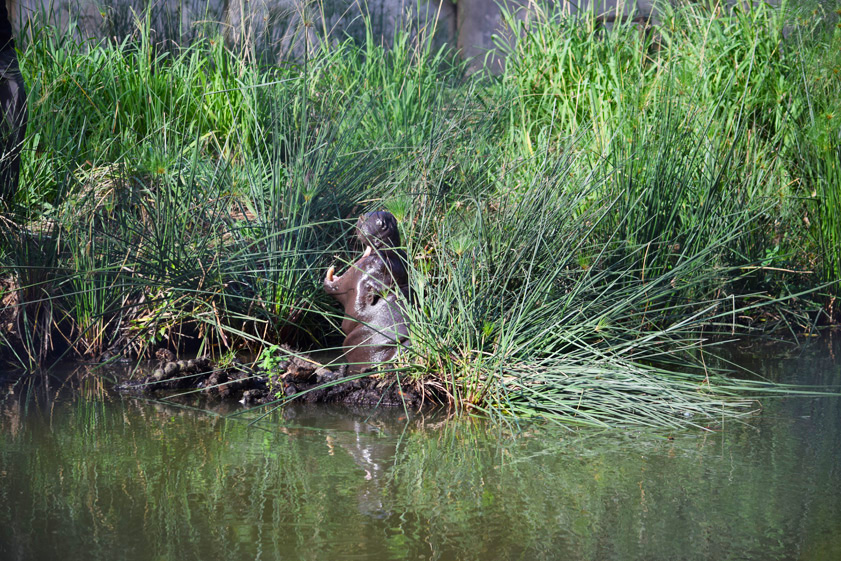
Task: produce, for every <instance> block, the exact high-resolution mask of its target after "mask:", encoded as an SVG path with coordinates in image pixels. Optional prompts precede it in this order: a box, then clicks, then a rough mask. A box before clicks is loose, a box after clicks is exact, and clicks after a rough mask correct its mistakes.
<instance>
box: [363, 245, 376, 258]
mask: <svg viewBox="0 0 841 561" xmlns="http://www.w3.org/2000/svg"><path fill="white" fill-rule="evenodd" d="M372 251H374V246H371V245H369V246H368V247H366V248H365V253H363V254H362V259H365V258H366V257H368V256H369V255H371V252H372Z"/></svg>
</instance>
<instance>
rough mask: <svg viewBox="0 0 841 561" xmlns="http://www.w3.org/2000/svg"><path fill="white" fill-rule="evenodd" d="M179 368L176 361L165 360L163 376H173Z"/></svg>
mask: <svg viewBox="0 0 841 561" xmlns="http://www.w3.org/2000/svg"><path fill="white" fill-rule="evenodd" d="M179 370H180V368H178V363H177V362H167V363H166V364H165V365H164V376H165V377H166V378H171V377H172V376H175V375H176V374H178V371H179Z"/></svg>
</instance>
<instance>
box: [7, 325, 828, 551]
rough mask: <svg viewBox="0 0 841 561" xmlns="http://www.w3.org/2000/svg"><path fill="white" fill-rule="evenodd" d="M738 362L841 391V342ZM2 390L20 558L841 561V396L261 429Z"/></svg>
mask: <svg viewBox="0 0 841 561" xmlns="http://www.w3.org/2000/svg"><path fill="white" fill-rule="evenodd" d="M752 352H753V353H754V354H756V353H758V354H761V355H765V356H769V357H771V356H773V358H762V359H758V358H751V357H750V356H749V355H746V354H742V355H738V356H736V357H735V358H736V359H737V360H738V361H739V362H742V363H744V364H747V365H749V366H750V367H751V368H753V369H754V370H755V371H756V372H757V373H759V374H761V375H763V376H766V377H769V378H772V379H775V380H780V381H787V382H797V383H808V384H819V385H823V386H835V387H836V388H838V387H839V384H841V362H839V361H838V360H837V359H836V357H841V345H839V344H838V342H837V341H836V342H834V343H833V342H832V341H831V340H830V341H828V340H827V338H824V339H823V340H821V341H817V342H815V343H812V344H810V345H809V346H806V347H801V348H795V347H791V346H786V347H775V348H773V349H770V348H761V349H758V350H754V351H752ZM33 379H37V380H38V382H37V383H33V384H28V385H22V384H18V385H15V386H3V394H4V395H3V396H2V398H0V560H3V561H9V560H18V559H20V560H41V559H43V560H59V561H68V560H72V559H84V560H88V559H103V560H117V559H137V560H170V559H172V560H185V559H186V560H191V559H200V560H214V559H224V560H239V559H266V560H268V559H319V560H320V559H483V560H484V559H526V560H531V559H587V560H601V559H621V560H635V559H639V560H661V559H662V560H680V559H705V560H706V559H710V560H725V559H757V560H773V559H781V560H788V559H792V560H832V561H838V560H839V559H841V461H839V460H841V400H839V398H838V397H820V398H816V397H792V396H788V397H784V398H776V399H766V400H763V401H762V412H761V413H759V414H758V415H756V416H754V417H752V418H750V419H749V420H748V421H747V422H746V423H726V424H724V425H723V426H721V425H719V426H716V427H715V430H714V431H713V432H710V431H702V430H688V431H684V432H679V433H673V434H668V433H660V434H656V433H655V434H651V433H647V432H643V431H639V430H607V431H599V430H589V429H588V430H575V431H571V430H568V429H564V428H557V427H555V428H553V427H541V426H535V425H531V426H524V427H521V428H520V429H519V430H512V429H510V428H507V427H504V426H498V425H493V424H489V423H487V422H483V421H480V420H477V419H470V418H467V419H454V418H449V419H448V418H447V417H446V416H444V415H442V414H441V413H434V412H432V413H428V414H424V415H414V416H409V417H408V418H407V417H406V415H405V413H404V412H402V411H393V410H390V411H382V410H381V411H376V412H373V413H372V412H370V411H360V410H349V409H343V408H338V407H308V408H288V409H286V410H285V411H283V412H277V413H275V414H273V415H271V416H270V417H268V418H266V419H264V420H263V421H261V422H260V423H259V424H257V425H256V426H249V424H248V422H246V421H245V420H243V419H242V418H224V417H222V416H220V415H219V413H225V412H226V411H217V412H216V413H217V414H208V413H206V412H199V411H196V410H191V409H188V408H183V407H175V406H172V405H167V404H163V403H158V402H152V401H144V400H138V399H133V398H129V397H123V396H119V395H115V394H113V393H110V392H109V391H108V389H107V386H108V384H107V383H106V382H104V381H102V378H101V377H99V376H94V375H89V376H83V377H82V378H81V380H79V379H78V378H77V377H74V378H73V381H72V382H71V383H65V384H60V383H59V382H58V378H57V377H48V378H46V379H45V378H43V377H40V376H35V377H33Z"/></svg>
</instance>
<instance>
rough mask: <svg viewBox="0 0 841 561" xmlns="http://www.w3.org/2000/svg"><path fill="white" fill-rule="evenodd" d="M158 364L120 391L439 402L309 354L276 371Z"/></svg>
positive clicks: (400, 379) (387, 376) (204, 363)
mask: <svg viewBox="0 0 841 561" xmlns="http://www.w3.org/2000/svg"><path fill="white" fill-rule="evenodd" d="M159 359H161V360H160V362H159V366H158V367H157V368H155V369H154V370H153V371H152V373H151V374H150V375H149V376H146V377H145V378H143V379H142V380H141V381H139V382H124V383H122V384H118V385H117V390H119V391H121V392H126V393H133V394H140V395H146V396H150V397H163V396H168V395H172V394H174V393H183V394H187V395H190V394H199V395H201V396H202V397H205V398H207V399H209V400H211V401H236V402H240V403H242V404H244V405H264V404H267V403H275V402H280V401H294V402H297V403H340V404H345V405H352V406H387V407H397V406H400V407H410V408H413V409H418V408H420V407H421V406H422V405H424V404H431V403H438V402H439V401H440V400H439V399H438V397H439V396H437V395H435V394H434V393H432V392H431V391H430V389H429V388H426V387H424V386H423V385H422V384H420V383H418V382H416V381H412V380H409V379H407V377H405V376H398V375H396V374H395V373H393V372H386V373H376V372H371V373H363V374H353V375H349V374H348V372H347V369H346V368H345V367H344V366H342V367H329V368H328V367H327V366H324V365H322V364H320V363H318V362H317V361H314V360H312V359H310V358H309V357H307V356H306V355H302V356H301V357H300V358H299V357H293V358H291V359H289V360H287V361H283V362H281V363H280V364H279V365H278V367H277V369H276V370H275V371H273V372H267V371H265V370H261V369H258V368H254V367H251V366H249V365H246V364H244V363H242V362H239V361H237V360H235V361H233V362H231V363H228V364H225V365H219V364H216V363H214V362H213V361H212V360H210V359H209V358H206V357H201V358H195V359H189V360H175V359H174V357H172V356H166V355H164V356H162V357H159Z"/></svg>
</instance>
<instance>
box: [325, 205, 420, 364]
mask: <svg viewBox="0 0 841 561" xmlns="http://www.w3.org/2000/svg"><path fill="white" fill-rule="evenodd" d="M356 232H357V238H358V239H359V241H361V242H362V244H363V245H364V246H365V247H366V250H365V253H364V254H363V255H362V257H361V258H360V259H359V260H357V261H356V262H355V263H353V265H351V267H350V268H349V269H348V270H347V271H346V272H345V273H344V274H343V275H340V276H333V268H332V267H331V268H330V270H329V271H328V272H327V277H326V278H325V279H324V289H325V290H326V291H327V292H328V293H329V294H331V295H332V296H333V297H334V298H335V299H336V300H338V301H339V303H340V304H341V305H342V307H343V308H344V311H345V318H344V320H343V321H342V331H343V332H344V334H345V340H344V343H343V347H344V350H345V360H346V362H347V363H348V365H349V369H350V371H352V372H358V371H361V370H364V369H365V368H367V367H370V366H371V365H373V364H376V363H380V362H388V361H390V360H392V359H393V358H394V356H395V355H396V353H397V349H398V345H401V344H406V342H407V341H408V338H409V328H408V324H407V321H406V314H405V307H404V306H405V305H406V302H408V300H409V282H408V274H407V271H406V266H405V252H403V250H401V249H399V248H398V246H399V244H400V234H399V232H398V231H397V221H396V220H395V219H394V216H392V215H391V214H390V213H388V212H373V213H370V214H366V215H364V216H362V217H360V218H359V221H358V222H357V225H356Z"/></svg>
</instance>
